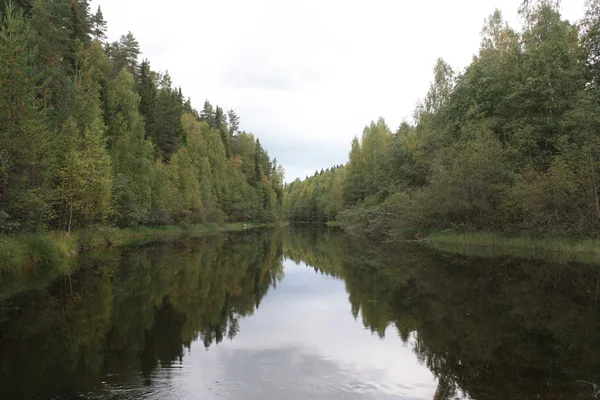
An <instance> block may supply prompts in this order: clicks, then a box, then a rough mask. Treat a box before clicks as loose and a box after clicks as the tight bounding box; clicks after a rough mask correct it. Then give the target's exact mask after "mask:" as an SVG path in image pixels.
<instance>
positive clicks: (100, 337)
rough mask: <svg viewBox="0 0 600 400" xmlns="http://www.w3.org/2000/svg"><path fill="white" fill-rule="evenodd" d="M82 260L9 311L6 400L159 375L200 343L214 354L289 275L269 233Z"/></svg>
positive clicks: (2, 345)
mask: <svg viewBox="0 0 600 400" xmlns="http://www.w3.org/2000/svg"><path fill="white" fill-rule="evenodd" d="M78 260H79V262H80V264H81V265H80V267H79V268H78V269H77V271H76V272H74V273H72V274H71V275H70V276H65V277H61V278H59V279H57V280H55V281H54V283H52V284H51V285H50V286H49V287H48V288H46V289H38V290H35V291H29V292H28V291H23V292H22V294H20V295H16V296H12V297H10V298H8V299H7V300H6V301H4V302H2V303H0V387H2V388H3V394H4V393H6V394H7V395H10V394H13V397H14V398H27V397H36V396H37V395H39V394H40V393H46V392H48V391H51V390H58V391H59V392H60V393H67V394H68V393H70V392H79V391H82V390H85V389H86V388H87V387H88V386H87V385H93V384H97V383H98V382H100V381H101V380H102V379H101V377H102V376H103V374H106V373H111V372H116V371H123V370H140V371H143V372H144V373H145V374H146V375H147V376H149V373H150V372H151V371H152V370H153V369H154V368H155V367H156V365H157V364H158V363H160V364H162V365H168V364H170V363H172V362H174V361H176V360H178V359H180V358H181V357H182V356H183V354H184V348H186V347H187V348H189V347H190V345H191V343H192V341H194V340H196V339H201V340H202V341H203V342H204V344H205V346H207V347H208V346H210V345H211V344H212V343H215V342H216V343H218V342H220V341H222V340H223V339H225V338H229V339H232V338H233V337H235V335H236V334H237V332H238V331H239V318H240V317H243V316H247V315H251V314H252V313H253V312H254V310H255V309H256V307H257V306H258V304H259V303H260V301H261V300H262V298H263V297H264V296H265V295H266V293H267V292H268V290H269V288H270V287H271V286H273V285H275V284H276V283H277V282H278V281H280V280H281V279H282V277H283V265H282V253H281V245H280V240H279V237H278V236H275V235H273V234H272V233H271V232H269V231H256V232H247V233H244V234H230V235H222V236H215V237H210V238H204V239H200V240H184V241H181V242H176V243H170V244H161V245H153V246H145V247H140V248H135V249H122V250H120V251H116V252H115V251H112V252H109V253H106V252H105V253H98V254H96V255H93V256H92V255H86V256H83V257H81V258H79V259H78ZM25 382H26V383H25ZM11 390H12V391H14V393H11ZM26 391H27V393H25V392H26Z"/></svg>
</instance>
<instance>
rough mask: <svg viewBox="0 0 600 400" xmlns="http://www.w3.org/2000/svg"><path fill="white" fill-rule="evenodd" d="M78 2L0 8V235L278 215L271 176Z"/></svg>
mask: <svg viewBox="0 0 600 400" xmlns="http://www.w3.org/2000/svg"><path fill="white" fill-rule="evenodd" d="M105 33H106V22H105V20H104V18H103V16H102V11H101V10H100V8H98V10H97V11H96V12H95V13H92V12H91V11H90V6H89V4H88V1H87V0H53V1H47V0H20V1H14V2H10V1H7V0H0V233H15V232H36V231H45V230H63V231H70V230H71V229H80V228H86V227H89V226H92V225H96V224H111V225H116V226H132V225H143V224H145V225H149V224H171V223H177V224H190V223H197V222H205V221H224V220H230V221H241V220H255V221H257V220H261V221H271V220H274V219H277V218H278V216H279V215H281V203H282V198H283V169H282V168H281V166H279V165H278V164H277V162H276V160H271V159H270V157H269V155H268V153H267V151H266V150H265V149H264V148H263V147H262V146H261V144H260V141H259V140H258V139H257V138H255V137H254V136H253V135H252V134H250V133H246V132H243V131H240V130H239V122H240V121H239V118H238V116H237V115H236V113H235V111H233V110H229V111H227V112H226V111H225V110H224V109H223V108H221V107H220V106H213V105H211V103H209V102H208V101H206V102H205V103H204V107H203V109H202V110H201V111H200V112H198V111H197V110H195V109H194V108H193V107H192V103H191V101H190V99H189V98H187V99H186V98H185V97H184V95H183V92H182V89H181V88H178V87H174V86H173V84H172V81H171V77H170V76H169V74H168V73H167V72H164V73H161V72H157V71H154V70H152V68H151V66H150V63H149V61H148V60H143V61H142V62H139V61H138V60H139V58H140V54H141V51H140V46H139V43H138V42H137V40H136V39H135V37H134V36H133V35H132V34H131V33H127V34H125V35H123V36H122V37H121V38H120V40H118V41H116V42H112V43H109V42H108V41H107V40H106V34H105Z"/></svg>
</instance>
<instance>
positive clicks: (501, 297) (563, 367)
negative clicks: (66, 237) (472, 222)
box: [0, 228, 600, 400]
mask: <svg viewBox="0 0 600 400" xmlns="http://www.w3.org/2000/svg"><path fill="white" fill-rule="evenodd" d="M599 292H600V267H597V266H587V265H583V264H569V263H560V264H559V263H556V264H552V263H548V262H547V261H534V260H523V259H511V258H474V257H470V258H468V257H463V256H458V255H450V254H448V253H441V252H439V251H433V250H429V249H425V248H423V247H420V246H415V245H413V246H407V245H402V246H399V245H395V246H387V247H385V246H383V245H381V244H375V243H368V242H365V241H364V240H363V241H356V240H352V239H350V238H348V237H346V236H344V235H343V234H342V233H340V232H338V231H327V230H314V229H293V228H290V229H285V230H279V231H268V230H267V231H254V232H247V233H240V234H229V235H222V236H218V237H209V238H203V239H195V240H184V241H179V242H175V243H163V244H154V245H145V246H140V247H137V248H128V249H116V250H111V251H103V252H98V253H91V254H87V255H84V256H81V257H79V258H76V259H71V260H69V261H68V263H65V264H62V265H56V266H46V267H39V268H38V269H36V270H33V271H26V272H22V273H20V274H19V275H16V276H11V277H8V276H3V277H2V278H1V281H0V398H1V399H167V400H170V399H261V400H262V399H267V400H275V399H291V400H294V399H398V398H404V399H456V398H459V399H462V398H464V399H468V398H473V399H535V398H540V399H584V398H595V397H596V396H598V397H600V393H599V392H600V388H598V387H597V386H596V385H598V384H600V309H599V304H598V300H599V295H600V293H599Z"/></svg>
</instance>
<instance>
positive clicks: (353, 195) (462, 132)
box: [284, 0, 600, 238]
mask: <svg viewBox="0 0 600 400" xmlns="http://www.w3.org/2000/svg"><path fill="white" fill-rule="evenodd" d="M519 20H520V21H521V23H522V27H521V28H520V29H518V30H516V29H514V28H512V27H511V26H509V24H508V23H507V22H506V21H505V20H504V19H503V17H502V14H501V12H500V11H498V10H496V11H495V12H494V13H492V14H491V15H490V16H489V17H488V18H487V19H486V20H485V23H484V26H483V29H482V31H481V45H480V48H479V51H478V52H477V54H476V55H474V56H473V59H472V62H471V64H470V65H468V66H467V67H466V68H465V69H464V70H461V71H456V70H454V69H453V68H452V66H450V65H449V64H448V63H447V62H445V61H444V60H443V59H439V60H438V61H437V63H436V64H435V67H434V70H433V79H432V82H431V85H430V88H429V90H428V92H427V94H426V95H425V97H424V98H423V99H422V100H420V101H419V102H418V103H417V106H416V108H415V110H414V113H413V116H412V120H405V121H404V122H403V123H402V124H401V125H400V126H399V128H398V129H397V130H396V131H392V129H391V128H390V127H388V125H386V123H385V121H384V119H382V118H380V119H379V120H377V121H376V122H371V123H370V124H369V125H368V126H366V127H365V128H364V130H363V132H362V135H361V136H360V137H355V138H354V139H353V140H352V143H351V150H350V152H349V160H348V162H347V163H346V164H345V165H343V166H335V167H333V168H329V169H327V170H324V171H323V170H321V171H318V172H315V174H314V176H312V177H307V178H306V179H305V180H303V181H300V180H296V181H294V182H291V183H290V184H288V185H286V187H285V194H284V209H285V212H286V215H287V217H288V218H289V219H290V220H292V221H321V222H323V221H337V222H338V223H339V224H341V226H342V227H344V228H345V229H346V230H348V231H349V232H360V233H367V234H377V235H390V236H392V237H394V236H395V237H410V238H412V237H414V236H415V235H417V236H418V235H419V234H420V233H426V232H435V231H441V230H453V231H472V232H477V231H487V232H502V233H507V234H514V235H537V236H562V235H568V236H570V237H590V236H595V235H597V234H598V233H600V204H599V199H598V196H599V187H598V186H599V185H600V180H599V177H600V1H598V0H587V1H586V3H585V13H584V17H583V18H582V19H581V20H580V21H577V22H576V23H574V22H571V21H568V20H565V19H563V18H562V17H561V13H560V2H559V1H557V0H525V1H524V2H523V4H522V5H521V7H520V9H519ZM400 89H401V88H400Z"/></svg>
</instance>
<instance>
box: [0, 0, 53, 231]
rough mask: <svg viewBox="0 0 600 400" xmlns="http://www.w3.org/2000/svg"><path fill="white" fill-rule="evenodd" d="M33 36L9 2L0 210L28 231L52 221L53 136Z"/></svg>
mask: <svg viewBox="0 0 600 400" xmlns="http://www.w3.org/2000/svg"><path fill="white" fill-rule="evenodd" d="M33 40H34V35H33V34H32V31H31V29H30V25H29V23H28V22H27V21H26V20H25V19H24V16H23V12H22V11H21V10H19V9H17V8H16V7H15V6H14V5H12V4H9V5H8V6H7V9H6V12H5V13H4V15H3V18H2V21H1V26H0V188H1V189H0V208H1V209H2V210H4V212H5V213H6V214H7V215H8V217H9V218H10V220H11V221H12V222H13V224H18V225H19V226H20V227H21V228H22V229H26V230H28V229H39V228H41V227H43V224H45V223H46V222H47V220H48V219H49V215H48V212H49V210H48V206H47V202H46V200H47V196H48V193H47V191H46V190H47V176H46V173H47V172H48V170H47V165H46V164H45V162H46V160H47V155H48V154H47V152H46V150H47V148H48V147H47V146H48V140H47V134H46V131H45V127H44V115H43V114H42V113H41V112H40V106H39V104H38V101H37V98H36V95H37V93H38V90H39V88H38V87H37V85H36V82H38V79H37V77H38V76H39V75H38V74H39V71H38V70H37V68H36V67H35V66H34V64H33V63H34V60H35V59H36V53H35V50H34V41H33ZM13 226H14V225H13ZM0 229H3V227H0Z"/></svg>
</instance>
